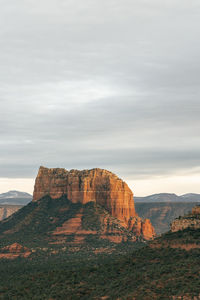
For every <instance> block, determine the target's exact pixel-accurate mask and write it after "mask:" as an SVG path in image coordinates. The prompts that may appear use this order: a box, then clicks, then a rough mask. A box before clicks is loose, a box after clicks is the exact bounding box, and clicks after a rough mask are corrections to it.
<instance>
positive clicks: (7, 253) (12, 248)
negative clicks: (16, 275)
mask: <svg viewBox="0 0 200 300" xmlns="http://www.w3.org/2000/svg"><path fill="white" fill-rule="evenodd" d="M30 254H31V250H30V249H28V248H27V247H24V246H22V245H20V244H18V243H14V244H11V245H9V246H6V247H3V248H1V249H0V258H6V259H14V258H17V257H28V256H29V255H30Z"/></svg>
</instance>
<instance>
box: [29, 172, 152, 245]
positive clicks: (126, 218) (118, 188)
mask: <svg viewBox="0 0 200 300" xmlns="http://www.w3.org/2000/svg"><path fill="white" fill-rule="evenodd" d="M46 195H49V196H50V197H51V198H52V199H58V198H60V197H61V196H62V195H66V196H67V198H68V199H69V200H70V201H71V202H73V203H78V202H79V203H82V204H86V203H88V202H91V201H92V202H95V203H97V204H99V205H101V206H102V207H104V208H105V209H106V210H108V211H109V213H110V214H111V215H112V216H113V217H116V218H117V219H119V220H120V221H122V224H123V225H124V226H125V227H128V229H129V230H132V229H133V231H134V232H135V233H136V234H137V235H142V234H143V232H144V233H145V236H146V237H147V239H149V238H152V237H153V234H154V230H153V227H152V225H151V224H150V222H149V223H148V226H147V223H145V222H146V221H144V222H143V221H142V220H141V218H139V217H138V216H137V214H136V212H135V206H134V201H133V193H132V191H131V190H130V188H129V187H128V185H127V184H126V183H125V182H124V181H123V180H121V179H120V178H118V177H117V176H116V175H115V174H113V173H111V172H109V171H107V170H103V169H98V168H96V169H91V170H82V171H79V170H71V171H67V170H65V169H60V168H53V169H48V168H45V167H40V169H39V172H38V175H37V178H36V181H35V188H34V193H33V201H38V200H39V199H41V198H42V197H43V196H46ZM136 224H137V225H136ZM134 226H136V227H138V229H136V230H134ZM150 226H151V228H152V230H151V229H149V228H150ZM151 231H152V235H151V234H150V232H151ZM147 232H148V233H147Z"/></svg>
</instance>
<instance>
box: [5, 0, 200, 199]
mask: <svg viewBox="0 0 200 300" xmlns="http://www.w3.org/2000/svg"><path fill="white" fill-rule="evenodd" d="M0 5H1V10H0V193H1V192H2V193H3V192H6V191H8V190H9V189H18V190H21V191H26V192H30V193H32V191H33V186H34V178H35V177H36V175H37V171H38V168H39V166H40V165H43V166H46V167H62V168H66V169H68V170H70V169H90V168H95V167H99V168H104V169H108V170H110V171H112V172H114V173H116V174H117V175H118V176H119V177H120V178H122V179H123V180H125V181H126V182H127V183H128V184H129V186H130V187H131V189H132V190H133V192H134V194H135V195H137V196H144V195H148V194H153V193H160V192H174V193H177V194H184V193H189V192H195V193H200V185H199V182H200V138H199V132H200V117H199V116H200V84H199V79H200V63H199V62H200V39H199V36H200V2H199V0H193V1H190V2H189V1H185V0H167V1H165V0H163V1H160V0H101V1H99V0H84V1H81V0H40V1H39V0H9V1H7V0H0Z"/></svg>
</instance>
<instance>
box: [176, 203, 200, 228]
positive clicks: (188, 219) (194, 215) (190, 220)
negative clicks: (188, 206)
mask: <svg viewBox="0 0 200 300" xmlns="http://www.w3.org/2000/svg"><path fill="white" fill-rule="evenodd" d="M186 228H192V229H199V228H200V206H195V207H194V208H193V209H192V212H191V213H189V214H187V215H185V216H183V217H179V218H178V219H175V220H174V221H173V222H172V223H171V231H172V232H176V231H179V230H184V229H186Z"/></svg>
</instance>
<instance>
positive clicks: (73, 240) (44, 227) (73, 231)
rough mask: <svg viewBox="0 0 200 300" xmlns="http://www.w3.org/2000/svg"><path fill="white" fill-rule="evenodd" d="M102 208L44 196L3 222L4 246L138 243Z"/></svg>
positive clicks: (1, 235)
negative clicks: (18, 244) (14, 244)
mask: <svg viewBox="0 0 200 300" xmlns="http://www.w3.org/2000/svg"><path fill="white" fill-rule="evenodd" d="M121 223H122V222H120V221H119V220H118V219H117V218H115V217H113V216H111V215H110V214H109V212H108V211H107V210H105V209H104V208H102V207H101V206H100V205H98V204H95V203H92V202H89V203H86V204H81V203H72V202H71V201H69V200H68V199H67V198H66V197H65V196H63V197H61V198H59V199H56V201H55V200H54V199H52V198H51V197H49V196H45V197H43V198H42V199H41V200H38V201H37V202H31V203H29V204H28V205H27V206H24V207H23V208H22V209H20V210H19V211H17V212H16V213H15V214H14V215H12V216H11V217H10V218H8V219H5V220H3V221H2V222H1V223H0V238H1V245H2V246H7V245H9V244H12V243H14V242H18V243H20V244H21V243H22V245H24V246H27V247H31V248H35V247H36V248H37V247H49V246H50V247H54V246H55V247H63V246H68V247H72V248H73V247H77V246H80V247H86V248H87V246H90V245H92V247H93V248H95V247H103V246H108V245H110V244H112V243H114V244H118V243H121V242H135V241H136V240H138V237H137V235H136V234H134V233H133V232H130V231H129V230H128V229H126V228H124V226H123V224H121Z"/></svg>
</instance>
